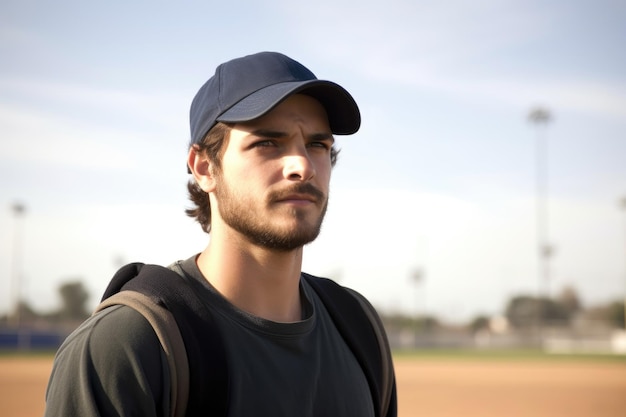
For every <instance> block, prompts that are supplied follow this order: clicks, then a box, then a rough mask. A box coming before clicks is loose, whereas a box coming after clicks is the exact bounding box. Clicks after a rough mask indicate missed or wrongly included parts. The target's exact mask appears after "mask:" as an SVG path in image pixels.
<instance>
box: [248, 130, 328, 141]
mask: <svg viewBox="0 0 626 417" xmlns="http://www.w3.org/2000/svg"><path fill="white" fill-rule="evenodd" d="M250 135H254V136H259V137H265V138H272V139H280V138H285V137H287V136H289V135H288V134H287V133H286V132H282V131H280V130H270V129H257V130H253V131H252V132H250ZM307 139H310V140H330V141H332V142H333V143H334V142H335V137H334V136H333V134H332V133H326V132H320V133H313V134H311V135H309V136H308V137H307Z"/></svg>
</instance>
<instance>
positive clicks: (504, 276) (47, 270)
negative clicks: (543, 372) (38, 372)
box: [0, 0, 626, 320]
mask: <svg viewBox="0 0 626 417" xmlns="http://www.w3.org/2000/svg"><path fill="white" fill-rule="evenodd" d="M211 3H212V2H207V1H180V2H176V3H174V2H165V1H150V2H148V1H129V2H121V1H109V2H106V3H104V2H102V3H94V2H91V3H86V2H82V1H67V0H60V1H57V2H46V1H41V0H36V1H29V0H22V1H13V0H9V1H4V2H2V4H1V5H0V56H2V59H1V60H0V132H1V136H0V191H1V192H0V207H2V210H1V211H0V311H7V310H8V309H9V307H10V302H11V301H10V294H11V276H12V275H13V274H14V272H13V269H12V268H13V265H14V264H13V259H14V257H13V253H14V252H13V247H12V245H13V239H14V232H15V230H16V226H17V227H21V230H22V238H23V243H22V245H21V257H20V262H19V270H20V271H21V272H20V274H21V277H22V279H21V282H22V284H21V289H20V291H21V293H22V295H23V297H25V298H26V299H27V300H28V301H29V302H31V304H33V305H34V306H35V307H38V308H41V309H48V308H53V307H54V306H56V303H58V299H57V293H56V289H57V287H58V285H59V284H60V283H61V282H64V281H67V280H69V279H83V280H84V281H85V283H86V284H87V286H88V288H89V290H90V291H91V293H92V299H91V303H92V304H95V302H96V301H97V297H98V296H99V294H100V293H101V292H102V290H103V289H104V287H105V285H106V283H107V282H108V279H109V278H110V276H111V275H112V274H113V272H114V271H115V269H116V266H117V264H118V263H119V262H120V261H144V262H154V263H160V264H168V263H169V262H171V261H173V260H176V259H181V258H186V257H188V256H190V255H191V254H193V253H196V252H198V251H200V250H202V249H203V248H204V246H205V245H206V243H207V239H208V238H207V236H206V235H204V234H203V233H202V232H201V230H200V228H199V227H198V226H196V225H195V224H194V223H193V222H192V221H191V220H190V219H187V218H186V217H185V216H184V213H183V210H184V208H185V207H186V206H187V201H186V195H185V183H186V181H187V175H186V171H185V169H184V166H183V165H184V160H185V155H186V151H187V149H186V147H187V140H188V137H189V133H188V132H189V128H188V121H187V120H188V109H189V104H190V102H191V99H192V98H193V95H194V94H195V92H196V91H197V89H198V88H199V87H200V85H202V83H204V81H206V79H207V78H208V77H210V76H211V75H212V74H213V71H214V69H215V66H217V65H218V64H220V63H221V62H223V61H225V60H228V59H231V58H234V57H237V56H241V55H245V54H248V53H253V52H257V51H261V50H274V51H280V52H283V53H286V54H287V55H290V56H292V57H293V58H295V59H297V60H299V61H300V62H302V63H303V64H305V65H306V66H308V67H309V68H310V69H311V70H312V71H313V72H314V73H315V74H316V75H317V76H318V77H319V78H324V79H330V80H332V81H335V82H338V83H339V84H341V85H343V86H344V87H346V88H347V89H348V90H349V91H350V92H351V93H352V94H353V95H354V97H355V99H356V100H357V102H358V103H359V105H360V107H361V111H362V116H363V124H362V128H361V130H360V131H359V133H357V134H356V135H354V136H350V137H338V138H337V139H338V143H339V146H340V147H341V148H342V153H341V159H340V162H339V164H338V166H337V167H336V168H335V171H334V173H333V180H332V181H333V184H332V187H333V188H332V195H331V207H330V209H329V213H328V216H327V221H326V223H325V225H324V229H323V231H322V235H321V236H320V238H319V239H318V241H316V242H315V243H313V244H312V245H310V246H309V247H307V248H306V250H305V258H306V259H305V270H307V271H308V272H311V273H316V274H320V275H332V276H334V277H336V278H337V279H338V280H340V282H342V283H343V284H345V285H348V286H351V287H354V288H356V289H358V290H360V291H361V292H363V293H364V294H365V295H367V296H368V297H369V298H371V299H372V301H373V302H374V303H375V304H376V305H377V306H378V307H379V308H381V309H383V310H386V311H396V310H400V311H405V312H416V311H420V312H430V313H434V314H437V315H440V316H441V317H443V318H446V319H449V320H463V319H466V318H469V317H471V316H473V315H475V314H479V313H493V314H497V313H499V312H502V310H503V308H504V304H505V302H506V300H507V299H508V298H509V297H510V296H511V295H513V294H518V293H522V292H525V293H536V292H537V291H539V289H540V288H542V289H543V288H545V286H544V285H543V284H542V285H540V283H539V278H538V274H537V269H538V267H537V256H536V252H537V249H536V247H537V245H536V243H535V242H536V234H535V227H536V226H535V221H536V218H535V198H536V196H535V162H536V158H535V140H536V137H537V134H538V132H537V130H536V129H535V128H534V127H533V126H532V125H531V124H530V123H529V122H528V119H527V114H528V112H529V111H530V110H531V109H532V108H533V107H535V106H544V107H546V108H548V109H549V110H550V111H551V113H552V115H553V119H552V122H551V123H549V124H548V125H547V126H546V128H545V129H544V130H543V134H544V135H545V136H544V137H545V139H546V140H547V142H548V149H549V150H548V161H549V163H548V172H549V174H548V190H549V199H548V209H549V235H550V241H551V242H552V244H553V245H554V247H555V248H556V252H555V255H554V257H553V259H552V262H551V277H552V278H551V280H550V284H549V290H550V291H551V292H552V293H553V294H556V293H558V291H560V289H561V288H562V287H563V286H565V285H573V286H574V287H575V288H576V289H577V290H578V291H579V293H580V295H581V297H582V299H583V302H585V303H586V304H593V303H598V302H605V301H607V300H611V299H617V298H619V297H622V296H623V294H624V293H625V292H626V211H624V210H620V206H619V201H620V199H622V198H626V163H625V162H624V161H626V133H625V132H626V53H624V51H623V41H624V39H626V26H625V25H624V24H623V22H624V21H626V4H625V3H624V2H621V1H609V0H601V1H593V2H592V1H586V2H582V1H574V2H572V1H564V0H558V1H489V0H485V1H480V2H472V3H471V4H470V3H468V2H464V1H461V0H458V1H437V2H435V1H408V0H407V1H399V0H392V1H389V2H385V4H384V5H383V4H382V2H381V3H380V4H374V5H365V3H363V2H357V1H345V0H337V1H318V2H316V3H315V5H314V6H313V5H311V4H300V2H290V1H276V0H274V1H265V2H262V3H261V2H246V1H233V2H228V3H223V4H221V5H219V6H216V5H213V4H211ZM15 201H20V202H23V203H24V204H25V205H26V206H27V213H26V216H25V217H24V218H23V219H22V220H23V222H22V223H21V224H16V222H15V219H14V217H13V215H12V211H11V209H10V207H11V204H12V203H13V202H15ZM416 269H420V270H422V271H424V275H423V276H424V279H423V282H422V283H421V285H419V286H415V285H413V283H412V281H411V279H410V276H411V273H412V271H414V270H416Z"/></svg>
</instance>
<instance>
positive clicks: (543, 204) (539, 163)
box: [528, 107, 554, 328]
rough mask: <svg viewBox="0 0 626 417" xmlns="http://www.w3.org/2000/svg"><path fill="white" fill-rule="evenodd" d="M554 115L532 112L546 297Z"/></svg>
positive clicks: (539, 245) (541, 267) (542, 282)
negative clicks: (550, 140)
mask: <svg viewBox="0 0 626 417" xmlns="http://www.w3.org/2000/svg"><path fill="white" fill-rule="evenodd" d="M551 119H552V115H551V114H550V111H548V110H547V109H545V108H541V107H536V108H534V109H532V110H531V111H530V113H529V114H528V120H529V121H530V122H531V123H532V124H533V125H535V126H536V128H537V137H536V144H535V152H536V154H535V158H536V161H535V164H536V165H535V167H536V172H535V175H536V178H535V181H536V183H535V187H536V189H535V192H536V204H537V219H536V221H537V250H538V266H537V268H538V281H539V282H538V285H539V293H540V294H541V292H542V291H541V289H542V288H543V289H544V290H543V293H544V295H545V297H546V298H548V299H549V298H550V258H551V257H552V255H553V252H554V251H553V247H552V245H550V243H549V237H548V232H549V224H548V223H549V213H548V201H547V200H548V140H547V138H546V135H545V127H546V126H547V125H548V123H549V122H550V121H551ZM540 298H541V297H539V299H538V300H537V324H538V325H539V326H540V328H541V327H542V326H541V325H542V323H541V321H542V317H541V316H542V311H541V309H542V305H543V303H542V302H541V299H540Z"/></svg>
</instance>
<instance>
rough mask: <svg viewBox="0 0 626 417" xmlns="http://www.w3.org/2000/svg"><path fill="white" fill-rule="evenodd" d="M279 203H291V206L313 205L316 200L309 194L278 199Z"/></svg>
mask: <svg viewBox="0 0 626 417" xmlns="http://www.w3.org/2000/svg"><path fill="white" fill-rule="evenodd" d="M277 202H279V203H291V204H302V205H304V204H311V203H312V204H315V203H317V199H316V198H315V197H313V196H312V195H309V194H291V195H288V196H286V197H283V198H281V199H279V200H278V201H277Z"/></svg>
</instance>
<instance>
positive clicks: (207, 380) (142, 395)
mask: <svg viewBox="0 0 626 417" xmlns="http://www.w3.org/2000/svg"><path fill="white" fill-rule="evenodd" d="M190 124H191V143H190V148H189V156H188V161H187V162H188V170H189V172H190V173H191V174H192V175H193V180H192V181H190V183H189V187H188V188H189V193H190V198H191V200H192V201H193V202H194V203H195V207H194V208H192V209H189V210H187V214H188V215H190V216H192V217H195V218H196V219H197V220H198V222H199V223H200V224H201V226H202V228H203V229H204V230H205V231H206V232H207V233H209V232H210V235H211V237H210V242H209V244H208V246H207V247H206V248H205V249H204V250H203V251H202V252H201V253H200V254H198V255H194V256H192V257H190V258H189V259H187V260H185V261H182V262H177V263H176V264H174V265H172V266H170V269H171V270H173V271H175V272H176V274H174V275H175V277H174V278H169V279H166V280H163V279H157V278H155V277H154V276H151V274H149V273H145V271H147V270H148V268H144V269H141V267H137V270H141V272H137V274H134V273H133V274H131V275H133V276H132V277H130V278H129V277H125V278H123V282H122V283H121V284H120V285H118V286H119V287H120V288H121V287H123V288H124V289H129V288H130V289H134V290H137V291H139V292H142V293H147V294H149V295H150V296H152V297H153V298H155V299H157V301H158V303H159V304H161V305H163V306H165V307H166V308H167V309H168V310H171V311H172V312H173V314H174V317H175V319H176V323H177V325H178V327H179V328H180V332H181V334H182V337H183V339H184V346H185V350H186V352H187V357H188V363H189V381H188V385H189V395H188V400H187V401H186V403H185V408H186V412H187V413H186V415H188V416H196V415H198V416H200V415H211V416H214V415H215V416H218V415H219V416H226V415H228V416H395V415H396V398H395V397H396V396H395V380H394V378H393V368H392V366H391V359H390V357H389V356H388V354H386V351H385V348H388V346H386V344H387V342H386V338H385V337H384V334H383V337H382V339H379V340H378V342H377V341H376V339H375V338H370V337H365V336H363V337H360V336H358V334H359V333H358V332H356V333H355V334H357V336H356V337H355V336H354V335H352V333H354V328H355V327H363V326H361V324H362V323H365V325H364V327H363V328H367V329H366V330H367V331H366V333H364V334H365V335H366V336H367V335H368V334H370V333H371V334H374V333H375V332H373V331H372V328H374V329H377V330H379V331H380V330H381V329H380V326H379V322H377V321H376V320H370V321H367V319H365V320H362V319H359V320H360V321H353V319H352V318H349V317H343V316H351V317H352V316H354V317H361V318H362V317H366V314H365V310H367V308H365V309H363V308H361V307H360V304H359V303H356V305H357V307H356V308H352V310H351V311H349V310H348V309H347V307H346V302H347V304H350V302H351V301H352V300H356V299H357V298H358V299H359V300H361V302H362V301H363V300H362V299H361V298H360V296H358V295H355V294H353V293H351V292H348V291H347V290H345V289H343V288H341V287H338V286H336V285H334V284H333V285H334V286H333V287H332V288H333V289H334V290H333V291H331V293H335V292H336V291H339V293H337V294H338V296H340V297H339V298H337V297H336V296H332V297H330V298H329V297H328V296H324V294H325V293H326V290H325V289H324V288H325V287H328V286H329V284H328V282H327V280H323V279H320V278H315V277H311V276H309V275H306V274H304V273H303V272H302V271H301V266H302V254H303V246H304V245H305V244H307V243H309V242H311V241H313V240H314V239H315V238H316V237H317V235H318V234H319V231H320V227H321V225H322V220H323V218H324V214H325V212H326V207H327V204H328V194H329V182H330V174H331V169H332V166H333V165H334V163H335V160H336V155H337V151H336V150H335V148H334V138H333V134H352V133H354V132H356V131H357V130H358V128H359V126H360V114H359V110H358V107H357V105H356V103H355V102H354V100H353V98H352V97H351V96H350V94H349V93H348V92H347V91H346V90H345V89H343V88H342V87H340V86H339V85H337V84H335V83H332V82H329V81H323V80H318V79H317V78H316V77H315V76H314V75H313V73H311V72H310V71H309V70H308V69H307V68H305V67H304V66H302V65H301V64H300V63H298V62H296V61H294V60H292V59H290V58H288V57H286V56H284V55H281V54H278V53H268V52H265V53H259V54H255V55H250V56H246V57H243V58H238V59H235V60H232V61H229V62H226V63H224V64H222V65H220V66H219V67H218V68H217V70H216V72H215V75H214V76H213V77H212V78H211V79H209V81H207V83H206V84H205V85H204V86H202V88H201V89H200V90H199V92H198V93H197V95H196V97H195V98H194V100H193V102H192V105H191V112H190ZM134 275H137V276H134ZM153 275H154V274H153ZM115 280H116V278H114V280H113V282H114V281H115ZM113 282H112V285H113V286H114V284H113ZM322 284H324V285H322ZM115 285H117V284H115ZM340 288H341V289H340ZM118 290H119V288H118ZM345 294H348V298H342V297H345ZM333 297H335V298H333ZM345 311H348V314H344V313H343V312H345ZM338 312H339V313H338ZM376 318H377V317H376ZM346 323H348V324H347V325H346ZM355 323H358V325H357V324H355ZM368 332H369V333H368ZM363 350H369V351H370V352H375V354H374V355H370V356H369V357H368V356H367V355H364V354H363V352H362V351H363ZM376 355H378V356H376ZM165 357H166V354H165V353H164V350H163V347H162V346H161V344H160V342H159V339H158V338H157V336H156V335H155V331H154V329H153V327H152V326H151V325H150V323H148V321H146V319H145V318H144V317H143V316H142V315H141V314H140V313H138V312H137V311H135V310H133V309H132V308H130V307H127V306H114V307H110V308H107V309H105V310H103V311H101V312H99V313H97V314H94V316H92V317H91V318H90V319H89V320H87V321H86V322H85V323H83V325H82V326H81V327H80V328H79V329H77V330H76V331H75V332H74V333H73V334H72V335H71V336H70V337H68V339H67V340H66V342H65V343H64V344H63V346H62V347H61V348H60V349H59V352H58V353H57V357H56V358H55V365H54V369H53V372H52V375H51V378H50V383H49V386H48V391H47V395H46V401H47V406H46V415H47V416H61V415H62V416H131V415H132V416H168V415H170V409H171V408H172V401H173V400H172V398H171V396H170V391H171V388H172V387H171V384H172V375H171V374H172V372H175V370H172V369H171V367H169V366H168V363H167V360H166V358H165ZM372 357H374V358H375V359H376V360H372V359H371V358H372ZM368 358H369V359H368ZM370 362H380V363H378V364H377V365H381V363H382V368H383V369H386V371H384V372H382V374H381V373H377V372H375V371H374V372H373V371H372V370H371V368H373V367H375V366H377V365H374V364H372V363H370ZM385 366H386V367H387V368H385ZM383 374H384V376H380V375H383ZM383 379H386V381H383ZM381 387H385V388H381ZM381 393H382V394H381ZM378 394H380V395H378Z"/></svg>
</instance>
